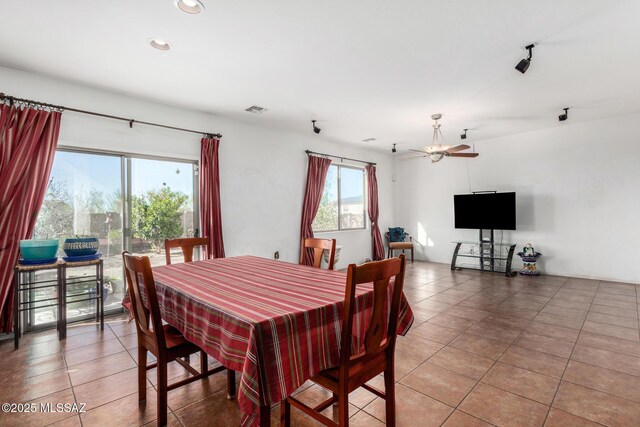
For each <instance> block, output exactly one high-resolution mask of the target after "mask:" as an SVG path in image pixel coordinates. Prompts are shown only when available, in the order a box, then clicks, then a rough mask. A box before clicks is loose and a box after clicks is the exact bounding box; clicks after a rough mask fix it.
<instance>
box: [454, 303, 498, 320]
mask: <svg viewBox="0 0 640 427" xmlns="http://www.w3.org/2000/svg"><path fill="white" fill-rule="evenodd" d="M445 313H446V314H450V315H452V316H456V317H462V318H463V319H468V320H473V321H476V322H479V321H480V320H482V319H484V318H485V317H487V316H488V315H490V314H491V312H490V311H486V310H479V309H477V308H473V307H461V306H454V307H452V308H450V309H449V310H447V311H446V312H445Z"/></svg>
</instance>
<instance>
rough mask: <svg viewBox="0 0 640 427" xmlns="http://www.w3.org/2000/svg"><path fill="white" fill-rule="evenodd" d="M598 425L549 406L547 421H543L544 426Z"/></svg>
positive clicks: (586, 426) (589, 426)
mask: <svg viewBox="0 0 640 427" xmlns="http://www.w3.org/2000/svg"><path fill="white" fill-rule="evenodd" d="M600 425H601V424H596V423H594V422H591V421H589V420H587V419H586V418H581V417H578V416H576V415H572V414H570V413H568V412H564V411H561V410H559V409H556V408H551V410H550V411H549V415H547V421H546V422H545V423H544V427H596V426H600Z"/></svg>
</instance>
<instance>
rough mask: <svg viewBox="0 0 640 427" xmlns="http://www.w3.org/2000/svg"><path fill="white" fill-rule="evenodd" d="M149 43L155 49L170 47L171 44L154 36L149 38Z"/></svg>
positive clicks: (167, 48)
mask: <svg viewBox="0 0 640 427" xmlns="http://www.w3.org/2000/svg"><path fill="white" fill-rule="evenodd" d="M149 44H150V45H151V46H152V47H155V48H156V49H159V50H169V49H171V45H170V44H169V42H166V41H164V40H162V39H156V38H152V39H149Z"/></svg>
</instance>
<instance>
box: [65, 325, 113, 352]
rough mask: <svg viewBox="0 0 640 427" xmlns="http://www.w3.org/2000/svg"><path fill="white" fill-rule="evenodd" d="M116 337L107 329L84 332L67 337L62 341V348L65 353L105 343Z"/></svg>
mask: <svg viewBox="0 0 640 427" xmlns="http://www.w3.org/2000/svg"><path fill="white" fill-rule="evenodd" d="M115 337H116V336H115V335H114V334H113V332H111V330H110V329H109V328H105V329H104V331H101V330H99V329H98V330H96V331H91V332H84V333H81V334H78V335H72V336H67V338H66V339H64V340H62V341H61V342H62V348H63V349H64V350H65V351H69V350H71V349H74V348H78V347H84V346H86V345H90V344H95V343H98V342H101V341H106V340H110V339H113V338H115Z"/></svg>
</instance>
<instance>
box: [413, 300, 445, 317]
mask: <svg viewBox="0 0 640 427" xmlns="http://www.w3.org/2000/svg"><path fill="white" fill-rule="evenodd" d="M415 307H416V308H426V309H427V310H431V311H437V312H439V313H440V312H442V311H445V310H446V309H448V308H450V307H452V304H447V303H443V302H440V301H434V300H432V299H431V298H429V299H426V300H423V301H420V302H419V303H417V304H415ZM411 308H413V306H412V307H411Z"/></svg>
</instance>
